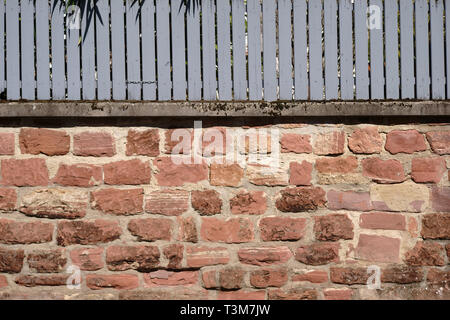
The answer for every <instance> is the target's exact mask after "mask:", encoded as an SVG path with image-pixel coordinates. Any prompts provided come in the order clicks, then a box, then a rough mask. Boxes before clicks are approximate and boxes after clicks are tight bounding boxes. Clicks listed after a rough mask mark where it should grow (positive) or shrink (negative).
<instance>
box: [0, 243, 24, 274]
mask: <svg viewBox="0 0 450 320" xmlns="http://www.w3.org/2000/svg"><path fill="white" fill-rule="evenodd" d="M24 258H25V254H24V251H23V250H22V249H19V250H13V249H11V250H10V249H4V248H0V272H6V273H19V272H20V271H21V270H22V267H23V260H24Z"/></svg>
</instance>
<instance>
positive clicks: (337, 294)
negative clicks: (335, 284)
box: [323, 288, 353, 300]
mask: <svg viewBox="0 0 450 320" xmlns="http://www.w3.org/2000/svg"><path fill="white" fill-rule="evenodd" d="M323 296H324V298H325V300H351V299H352V296H353V290H352V289H334V288H330V289H324V290H323Z"/></svg>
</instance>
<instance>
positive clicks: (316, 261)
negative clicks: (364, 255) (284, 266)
mask: <svg viewBox="0 0 450 320" xmlns="http://www.w3.org/2000/svg"><path fill="white" fill-rule="evenodd" d="M295 259H296V260H297V261H300V262H302V263H304V264H307V265H312V266H319V265H324V264H328V263H331V262H339V244H338V243H313V244H311V245H303V246H300V247H299V248H297V251H296V253H295Z"/></svg>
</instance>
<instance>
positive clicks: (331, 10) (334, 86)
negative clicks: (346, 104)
mask: <svg viewBox="0 0 450 320" xmlns="http://www.w3.org/2000/svg"><path fill="white" fill-rule="evenodd" d="M323 14H324V35H325V97H326V99H327V100H336V99H337V98H338V89H339V83H338V69H337V66H338V59H337V58H338V57H337V3H336V0H327V1H324V13H323Z"/></svg>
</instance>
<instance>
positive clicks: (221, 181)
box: [210, 163, 244, 187]
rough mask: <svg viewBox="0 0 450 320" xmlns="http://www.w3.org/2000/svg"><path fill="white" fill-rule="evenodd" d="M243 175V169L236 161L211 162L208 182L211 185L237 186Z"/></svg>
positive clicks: (240, 182)
mask: <svg viewBox="0 0 450 320" xmlns="http://www.w3.org/2000/svg"><path fill="white" fill-rule="evenodd" d="M243 177H244V169H242V167H241V166H240V165H238V164H237V163H234V164H217V163H213V164H211V173H210V183H211V185H212V186H223V187H239V186H240V185H241V184H242V178H243Z"/></svg>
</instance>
